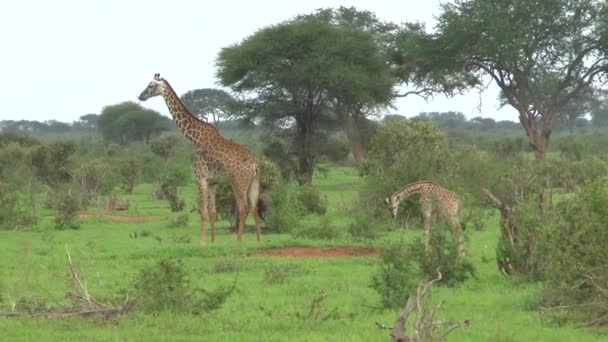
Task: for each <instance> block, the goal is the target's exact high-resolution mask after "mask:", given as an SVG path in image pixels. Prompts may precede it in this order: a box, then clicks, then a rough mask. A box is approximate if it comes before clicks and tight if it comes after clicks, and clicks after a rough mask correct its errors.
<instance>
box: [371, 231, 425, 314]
mask: <svg viewBox="0 0 608 342" xmlns="http://www.w3.org/2000/svg"><path fill="white" fill-rule="evenodd" d="M418 282H419V274H418V271H417V269H416V265H415V264H414V260H413V259H412V258H411V255H410V252H408V247H407V246H406V245H405V244H404V243H403V242H396V243H390V244H388V245H386V246H384V247H383V248H382V249H381V250H380V256H379V260H378V266H377V270H376V272H375V273H374V274H373V275H372V280H371V287H372V288H373V289H374V290H376V291H377V292H378V294H379V295H380V303H381V304H382V306H383V307H384V308H387V309H398V308H401V307H402V306H403V303H405V301H406V299H407V298H408V296H409V294H410V293H411V292H412V290H414V289H415V288H416V286H417V285H418Z"/></svg>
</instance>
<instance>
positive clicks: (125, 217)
mask: <svg viewBox="0 0 608 342" xmlns="http://www.w3.org/2000/svg"><path fill="white" fill-rule="evenodd" d="M79 217H81V218H88V217H101V218H107V219H110V220H116V221H129V222H146V221H152V220H160V219H164V218H165V216H161V215H133V214H130V215H113V214H101V213H92V212H88V211H83V212H81V213H80V214H79Z"/></svg>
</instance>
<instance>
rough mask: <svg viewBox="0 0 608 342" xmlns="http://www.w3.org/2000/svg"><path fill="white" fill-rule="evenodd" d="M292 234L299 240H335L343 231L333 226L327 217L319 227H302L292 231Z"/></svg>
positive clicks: (322, 219) (324, 217) (323, 218)
mask: <svg viewBox="0 0 608 342" xmlns="http://www.w3.org/2000/svg"><path fill="white" fill-rule="evenodd" d="M292 234H293V235H294V237H297V238H312V239H321V240H333V239H335V238H337V237H339V236H340V235H342V229H340V227H338V226H336V225H334V224H332V223H331V222H330V220H329V218H328V217H327V216H323V217H322V218H321V222H320V224H319V225H315V226H302V227H299V228H298V229H295V230H292Z"/></svg>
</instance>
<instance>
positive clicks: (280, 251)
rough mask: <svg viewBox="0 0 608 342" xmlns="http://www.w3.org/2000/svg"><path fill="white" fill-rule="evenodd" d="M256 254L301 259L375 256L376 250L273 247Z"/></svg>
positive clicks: (343, 247)
mask: <svg viewBox="0 0 608 342" xmlns="http://www.w3.org/2000/svg"><path fill="white" fill-rule="evenodd" d="M258 254H263V255H271V256H298V257H299V256H302V257H321V258H327V257H344V256H365V255H377V254H378V250H377V249H376V248H371V247H354V246H341V247H325V248H321V247H275V248H268V249H264V250H262V251H260V252H259V253H258Z"/></svg>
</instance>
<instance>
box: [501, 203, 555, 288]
mask: <svg viewBox="0 0 608 342" xmlns="http://www.w3.org/2000/svg"><path fill="white" fill-rule="evenodd" d="M556 215H557V216H556ZM557 217H559V213H557V212H552V213H546V214H545V215H543V214H541V213H540V212H539V209H538V199H532V200H529V201H526V202H522V203H519V204H518V205H517V206H515V207H514V208H513V209H512V214H511V220H512V222H513V224H514V226H515V227H517V238H516V240H515V242H514V243H511V242H510V241H509V240H506V239H505V237H504V236H501V237H500V239H499V241H498V245H497V248H496V262H497V264H498V267H499V269H500V270H501V271H503V272H505V273H509V272H511V271H515V272H518V273H521V274H524V275H526V276H527V277H528V278H529V279H531V280H542V279H543V278H544V271H545V268H546V263H547V261H548V258H549V255H548V251H547V248H548V240H547V239H550V237H549V236H548V235H547V233H548V230H547V229H546V228H547V227H550V226H551V225H552V224H553V221H554V220H555V218H557Z"/></svg>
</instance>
